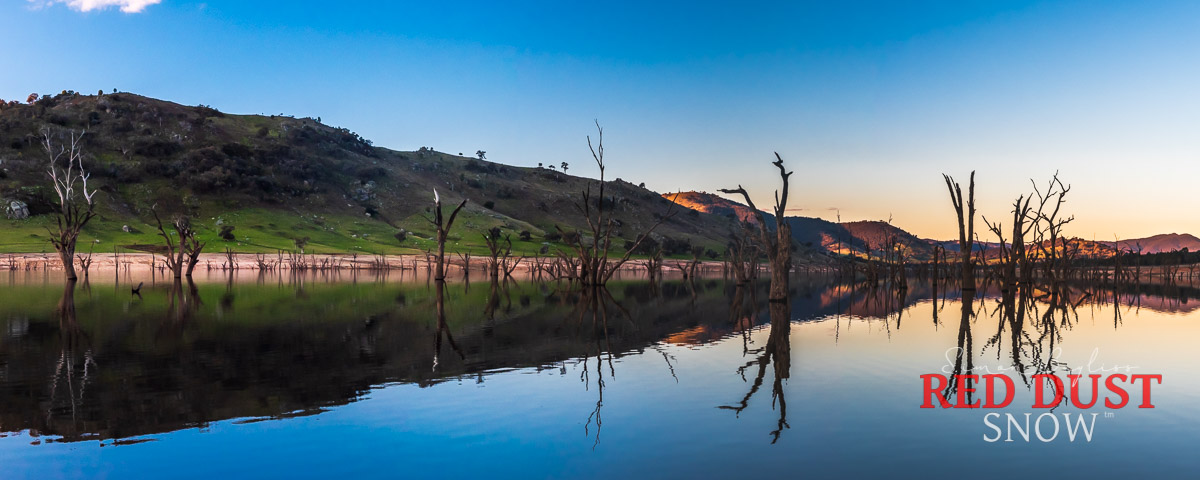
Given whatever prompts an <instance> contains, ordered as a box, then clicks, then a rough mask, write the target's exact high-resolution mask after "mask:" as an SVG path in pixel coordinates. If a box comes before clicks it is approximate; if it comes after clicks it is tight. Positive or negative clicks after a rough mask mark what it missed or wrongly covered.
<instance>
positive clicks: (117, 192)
mask: <svg viewBox="0 0 1200 480" xmlns="http://www.w3.org/2000/svg"><path fill="white" fill-rule="evenodd" d="M45 127H49V128H51V129H52V130H53V131H57V132H65V131H67V130H75V131H81V130H86V131H87V134H86V135H85V137H84V142H85V143H84V150H85V154H86V156H85V160H84V164H85V166H86V168H87V169H88V171H90V172H91V175H92V178H91V182H92V185H93V186H94V187H95V188H98V189H99V190H100V194H99V195H98V198H99V207H98V212H99V217H98V218H96V219H94V220H93V221H92V223H91V224H89V225H88V227H87V229H86V230H85V231H84V233H83V235H82V236H81V237H80V247H79V250H80V251H81V252H86V251H87V250H88V248H89V247H88V246H87V244H88V243H92V244H94V245H93V247H92V248H94V249H95V251H97V252H103V251H111V250H113V249H114V248H118V247H120V248H135V249H136V248H141V247H140V246H143V245H156V244H158V242H159V241H160V239H159V238H158V237H157V236H156V234H155V232H156V229H155V228H154V226H153V216H152V215H151V211H150V208H151V206H153V205H157V208H158V210H159V211H160V212H161V213H162V214H164V215H165V216H169V215H172V214H176V213H186V214H188V215H190V216H192V218H194V219H195V220H193V224H194V225H195V226H197V227H198V230H199V231H200V236H201V238H202V239H204V240H206V241H207V242H208V244H209V246H208V248H207V251H221V250H224V249H225V248H232V249H234V250H237V251H240V252H256V251H271V252H273V251H276V250H279V249H284V250H295V249H296V240H297V239H305V238H307V239H308V242H307V247H306V249H305V250H306V252H308V253H342V252H360V253H387V254H397V253H413V252H419V251H421V250H423V249H426V248H429V247H430V246H431V245H432V241H431V240H430V238H431V237H432V232H433V229H432V228H431V227H430V225H429V224H428V223H427V222H426V220H425V215H427V214H428V212H429V209H430V207H431V205H432V197H433V189H434V188H437V190H438V192H439V193H440V194H441V196H442V198H443V202H444V203H446V204H457V202H458V201H460V200H461V199H462V198H467V199H468V200H469V202H468V204H467V207H466V208H465V209H464V211H463V213H462V214H461V215H460V217H459V220H458V223H456V224H455V227H454V231H453V232H452V238H451V244H450V246H449V248H450V249H451V250H453V251H457V252H465V251H473V252H477V253H481V252H483V251H484V247H483V241H482V233H483V232H485V231H486V230H488V229H490V228H493V227H500V228H501V229H502V230H503V231H504V233H507V234H511V236H512V239H513V241H514V246H515V248H516V249H517V250H519V251H520V253H529V254H534V253H538V252H539V251H545V250H546V249H547V248H546V247H547V245H545V243H549V244H550V245H548V247H549V251H550V252H553V251H555V250H556V249H557V248H559V247H560V246H561V244H560V243H559V242H558V241H557V239H556V238H555V237H556V235H555V234H554V233H553V232H555V228H554V226H555V225H559V226H562V227H563V228H564V229H566V230H570V229H573V228H584V227H585V226H586V224H585V222H584V219H583V217H582V216H581V215H579V213H578V212H577V210H576V209H575V207H574V204H573V202H574V201H575V200H576V199H578V198H579V197H580V192H582V191H583V190H584V188H585V187H586V186H587V184H588V183H589V182H591V183H594V182H595V180H593V179H587V178H581V177H576V176H572V175H567V174H564V173H562V172H558V171H553V170H549V169H541V168H528V167H516V166H510V165H501V164H497V163H492V162H488V161H484V160H480V159H477V158H469V157H464V156H461V155H452V154H448V153H442V152H437V151H433V150H430V149H426V148H422V149H420V150H418V151H415V152H399V151H394V150H389V149H386V148H380V147H375V146H373V145H372V144H371V142H370V141H369V140H366V139H363V138H362V137H360V136H359V135H357V134H355V133H353V132H351V131H349V130H347V129H341V128H335V127H331V126H328V125H324V124H322V123H321V122H320V121H319V119H312V118H293V117H288V116H260V115H233V114H226V113H222V112H219V111H217V110H215V109H212V108H209V107H206V106H195V107H190V106H184V105H179V104H175V103H171V102H166V101H162V100H156V99H152V98H147V97H144V96H139V95H135V94H130V93H113V94H102V95H81V94H77V93H74V92H63V93H62V94H60V95H56V96H53V97H43V98H41V99H40V100H38V101H36V102H34V103H33V104H15V103H9V104H5V105H3V106H0V200H3V202H4V203H3V204H4V205H8V204H9V202H11V201H13V200H17V201H21V202H24V203H26V204H28V207H29V210H30V212H31V214H32V217H31V218H29V219H24V220H9V219H0V252H42V251H49V250H51V249H52V247H51V246H50V243H49V241H48V235H47V231H46V228H45V227H46V226H48V225H50V224H51V223H52V222H53V217H52V216H51V215H48V214H49V213H50V212H52V211H53V203H52V202H51V198H52V196H53V190H52V189H51V187H50V185H49V180H48V179H47V178H46V174H45V171H46V165H47V155H46V153H45V151H44V149H43V148H42V146H41V143H40V141H41V131H42V129H43V128H45ZM579 157H580V158H588V159H589V160H590V157H588V153H587V150H586V145H581V146H580V155H579ZM574 159H575V158H566V159H564V160H574ZM580 164H581V166H580V167H579V168H578V170H580V171H582V173H588V170H589V169H588V168H586V167H583V166H582V164H583V162H580ZM593 170H594V168H593ZM606 193H607V194H609V195H610V198H609V201H608V204H609V205H611V207H612V208H614V209H615V211H616V212H617V214H616V218H617V220H618V222H619V225H620V226H619V227H618V234H619V235H620V236H621V237H623V239H625V240H632V239H634V238H635V237H636V236H637V234H638V233H640V232H641V231H643V230H645V229H646V228H648V227H649V226H650V225H652V224H653V223H654V222H655V221H657V218H659V217H660V216H662V215H665V214H666V213H667V211H668V208H669V207H670V202H668V201H667V200H664V199H663V198H662V197H661V196H660V195H659V194H658V193H656V192H652V191H649V190H646V189H645V188H640V187H638V186H636V185H634V184H632V183H629V182H625V181H622V180H620V179H617V180H614V181H611V182H609V183H608V184H607V186H606ZM678 210H679V211H678V214H677V215H676V216H674V217H673V218H672V219H671V220H669V221H667V222H666V223H664V224H663V225H662V226H660V227H659V229H658V230H657V231H656V233H657V234H659V235H661V237H658V238H657V239H658V240H659V241H663V242H665V243H667V244H669V245H672V246H675V247H676V248H675V250H676V253H681V251H682V250H684V247H682V245H688V244H691V245H703V246H705V247H706V248H709V249H712V250H714V251H717V252H720V251H722V250H723V245H724V244H725V242H726V239H727V238H728V236H729V234H730V232H732V231H733V229H734V228H736V224H735V222H734V221H732V220H731V219H729V218H727V217H724V216H719V215H709V214H703V213H700V212H694V211H691V210H688V209H678ZM222 226H232V227H233V231H232V234H233V236H234V237H235V239H234V240H223V239H221V238H219V237H218V233H219V231H220V229H221V227H222ZM125 227H128V228H125ZM126 230H128V231H126ZM401 230H404V231H406V232H408V235H407V238H405V239H404V240H403V241H399V240H398V239H397V237H396V234H397V233H398V232H400V231H401ZM523 231H527V232H529V240H528V241H521V240H519V237H520V235H521V232H523ZM623 243H624V242H621V241H618V242H615V244H616V245H618V246H620V245H622V244H623Z"/></svg>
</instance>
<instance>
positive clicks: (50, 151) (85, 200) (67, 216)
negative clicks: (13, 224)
mask: <svg viewBox="0 0 1200 480" xmlns="http://www.w3.org/2000/svg"><path fill="white" fill-rule="evenodd" d="M84 133H85V132H78V133H76V132H73V131H72V132H70V133H69V139H68V141H67V142H65V143H62V144H57V145H56V144H55V140H54V138H53V135H52V134H51V131H50V128H49V127H46V128H43V129H42V148H43V149H45V151H46V155H47V156H48V157H49V166H48V168H47V170H46V172H47V173H48V174H49V176H50V181H51V182H52V184H53V186H54V193H55V194H56V196H57V199H58V211H57V212H56V215H57V218H56V220H57V227H56V229H54V230H50V243H52V244H54V250H56V251H58V256H59V258H60V259H61V260H62V265H63V271H64V272H66V276H67V280H76V279H77V278H79V277H78V276H76V274H75V242H76V241H77V240H79V233H80V232H81V231H83V227H84V226H86V225H87V224H88V222H89V221H90V220H91V219H92V217H95V216H96V201H95V197H96V190H89V189H88V178H89V177H90V175H89V174H88V173H87V171H86V170H84V168H83V136H84Z"/></svg>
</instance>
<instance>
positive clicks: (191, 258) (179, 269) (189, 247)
mask: <svg viewBox="0 0 1200 480" xmlns="http://www.w3.org/2000/svg"><path fill="white" fill-rule="evenodd" d="M150 212H151V213H153V214H154V221H155V222H156V223H157V224H158V235H159V236H160V237H162V238H163V243H164V244H165V245H166V247H167V252H166V264H167V268H169V269H170V270H171V273H172V274H174V276H175V278H176V279H181V278H183V277H184V274H185V273H186V274H187V277H188V278H191V276H192V270H194V269H195V268H196V263H197V262H199V261H200V252H201V251H203V250H204V245H205V242H202V241H200V240H199V239H197V238H196V231H195V230H194V229H192V222H191V220H189V219H188V217H187V216H186V215H176V216H175V218H174V219H173V220H172V221H171V226H172V227H173V228H174V229H175V235H176V236H177V237H179V238H178V240H173V239H172V238H171V234H169V233H167V229H166V228H165V227H163V223H162V219H161V218H159V216H158V211H157V210H155V209H154V208H153V207H152V208H150ZM176 242H178V243H176ZM185 265H186V271H185V268H184V266H185Z"/></svg>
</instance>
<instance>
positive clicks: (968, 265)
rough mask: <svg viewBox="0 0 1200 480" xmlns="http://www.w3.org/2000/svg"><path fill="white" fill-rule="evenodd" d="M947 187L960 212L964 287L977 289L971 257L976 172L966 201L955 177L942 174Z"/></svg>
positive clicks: (959, 225) (959, 247)
mask: <svg viewBox="0 0 1200 480" xmlns="http://www.w3.org/2000/svg"><path fill="white" fill-rule="evenodd" d="M942 178H943V179H945V180H946V188H947V189H948V190H950V203H951V204H953V205H954V212H955V213H957V214H958V251H959V256H960V258H961V259H960V262H961V268H962V289H963V290H969V291H973V290H975V268H974V267H975V265H974V262H973V260H972V257H971V253H972V250H974V249H975V248H974V245H973V242H974V239H975V172H974V171H971V186H970V189H969V193H968V194H967V201H966V203H964V202H963V194H962V186H960V185H959V184H958V182H955V181H954V177H951V176H949V175H946V174H942Z"/></svg>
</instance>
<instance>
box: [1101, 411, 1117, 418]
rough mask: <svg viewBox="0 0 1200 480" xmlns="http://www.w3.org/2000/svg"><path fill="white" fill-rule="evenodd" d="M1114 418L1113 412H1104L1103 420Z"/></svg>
mask: <svg viewBox="0 0 1200 480" xmlns="http://www.w3.org/2000/svg"><path fill="white" fill-rule="evenodd" d="M1115 416H1117V414H1115V413H1113V412H1104V418H1113V417H1115Z"/></svg>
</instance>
